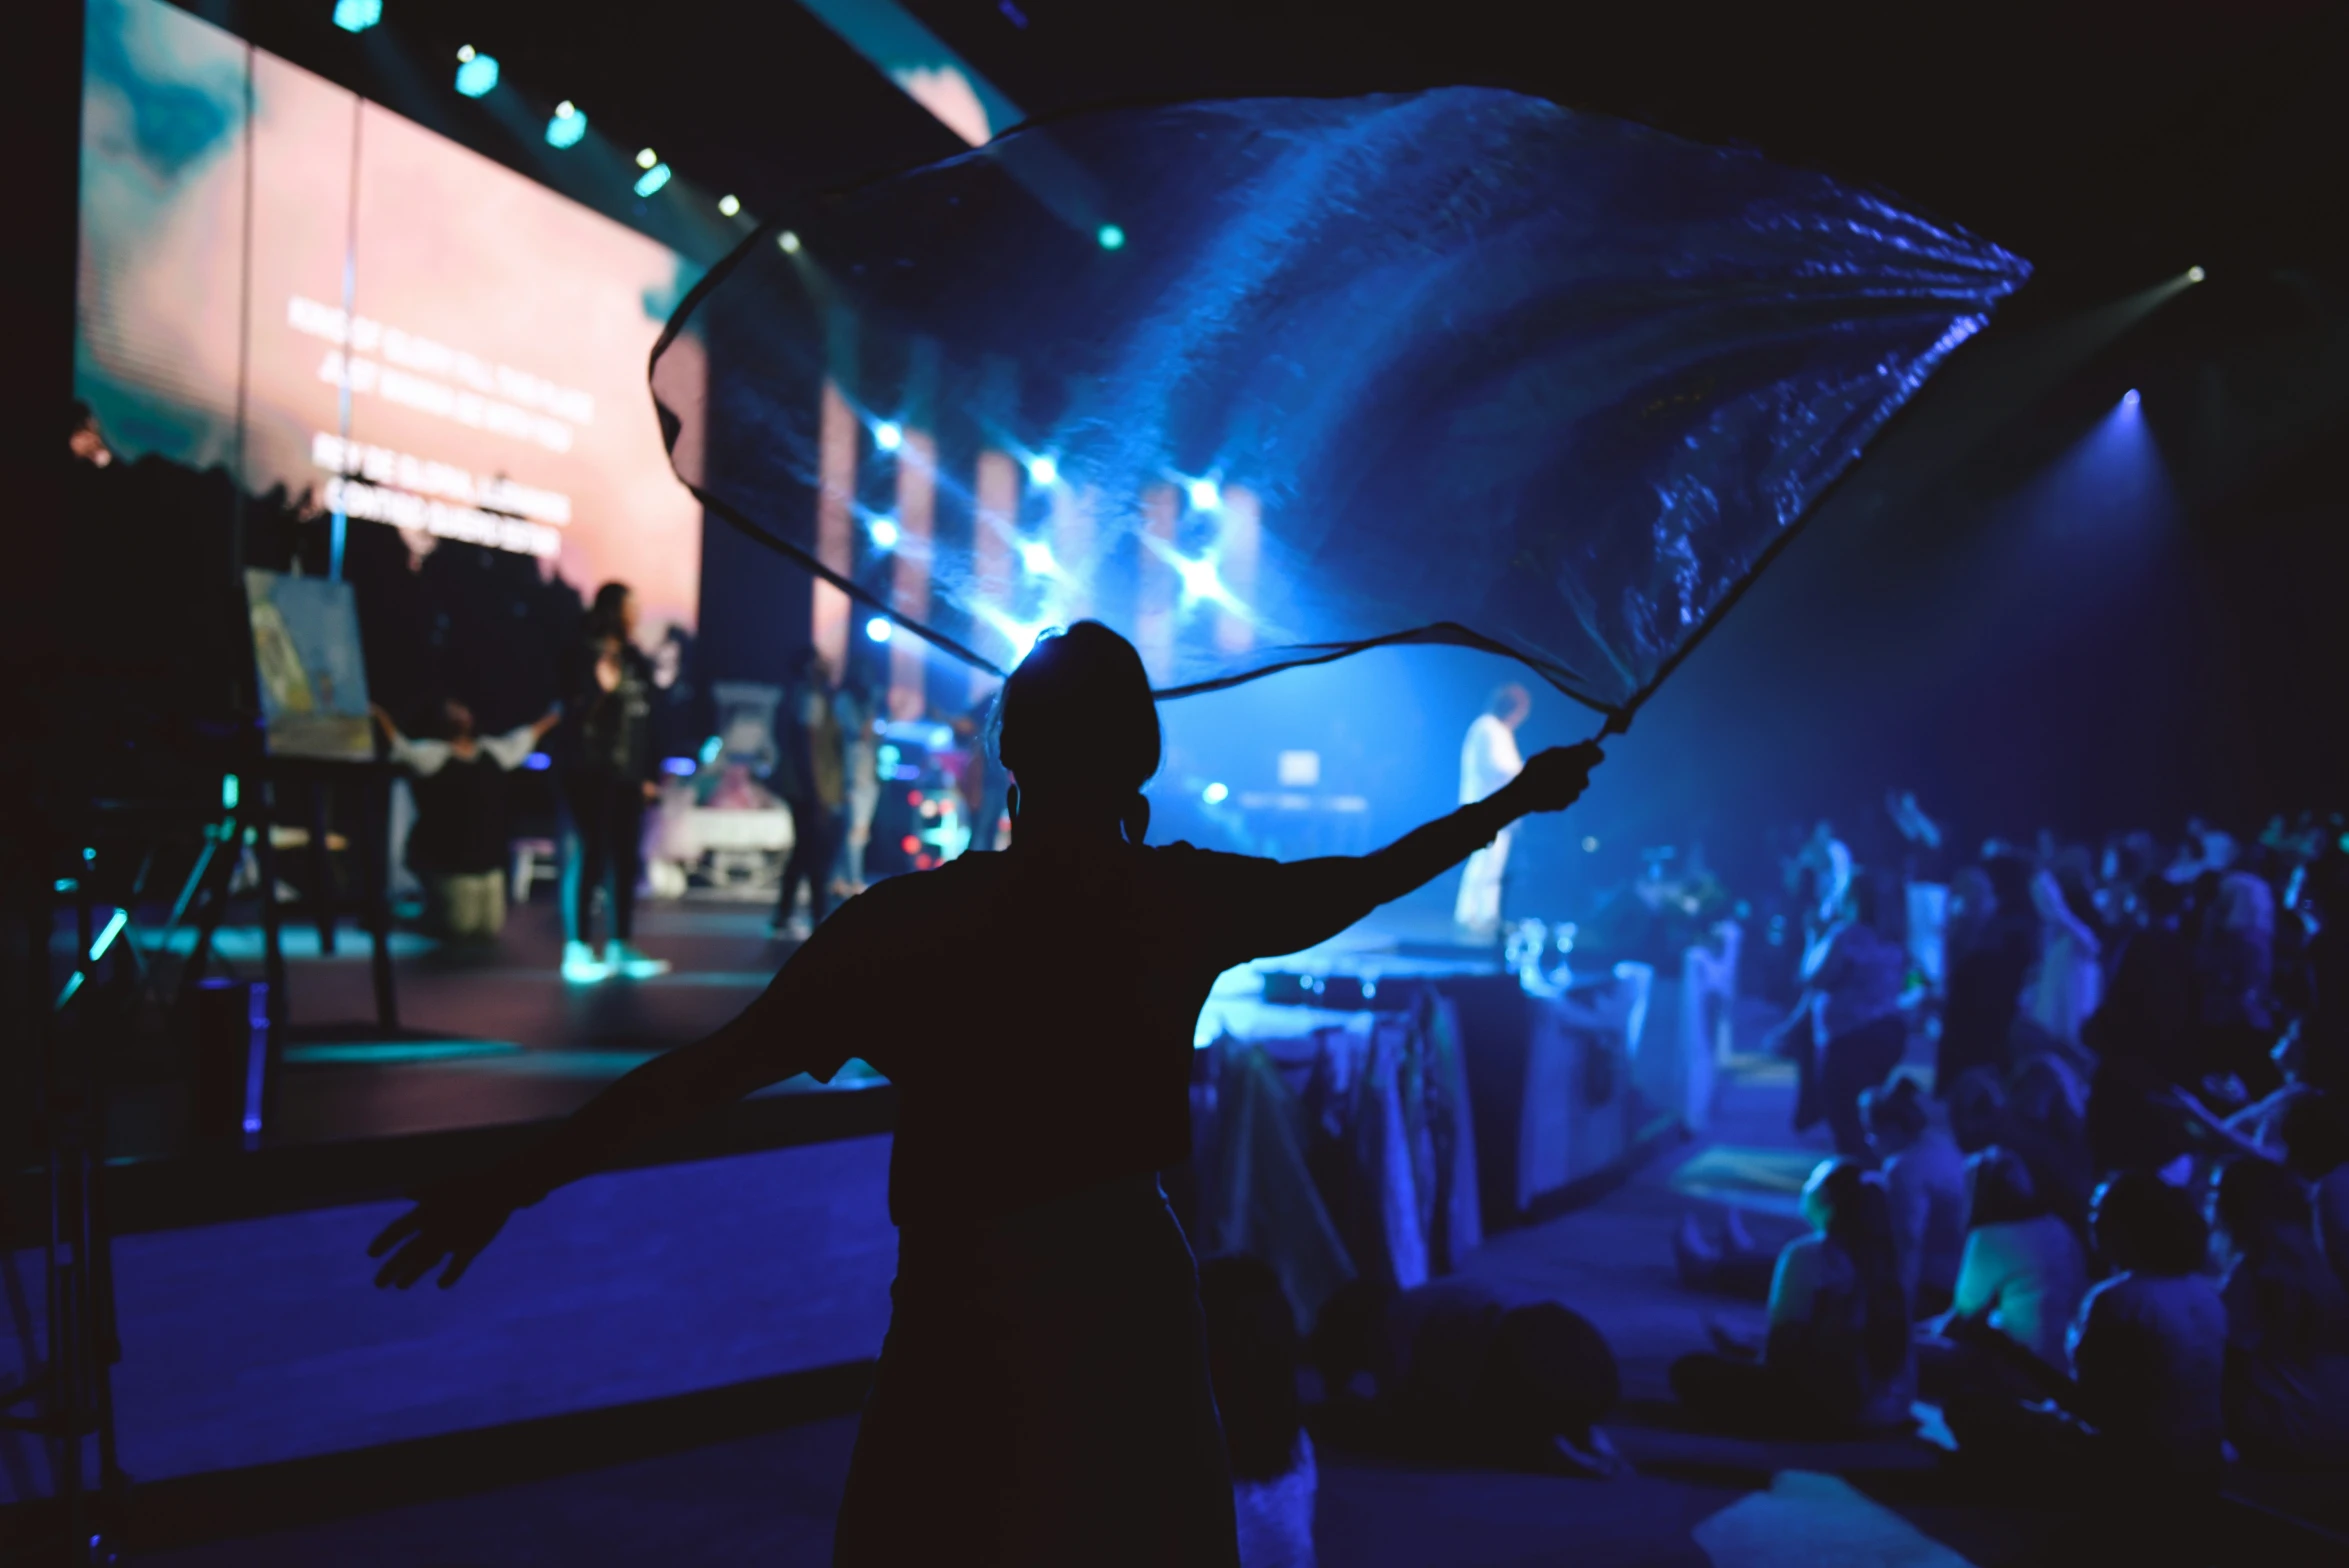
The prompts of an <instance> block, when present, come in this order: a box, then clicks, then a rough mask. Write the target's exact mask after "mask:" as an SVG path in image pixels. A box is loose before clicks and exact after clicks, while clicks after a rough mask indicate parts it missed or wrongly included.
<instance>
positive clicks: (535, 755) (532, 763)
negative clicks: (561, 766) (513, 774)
mask: <svg viewBox="0 0 2349 1568" xmlns="http://www.w3.org/2000/svg"><path fill="white" fill-rule="evenodd" d="M554 765H555V759H554V758H552V757H550V756H548V755H547V754H546V753H545V752H543V751H534V752H532V753H531V754H530V755H529V756H527V757H524V758H523V759H522V766H524V767H526V768H528V769H529V770H530V771H531V772H533V773H544V772H545V771H546V770H547V769H549V768H551V767H553V766H554Z"/></svg>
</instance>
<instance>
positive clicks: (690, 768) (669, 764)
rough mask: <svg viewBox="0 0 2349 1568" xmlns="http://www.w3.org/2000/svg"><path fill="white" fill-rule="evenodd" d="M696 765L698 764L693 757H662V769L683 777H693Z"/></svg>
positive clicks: (664, 771)
mask: <svg viewBox="0 0 2349 1568" xmlns="http://www.w3.org/2000/svg"><path fill="white" fill-rule="evenodd" d="M696 766H697V764H696V763H695V762H694V760H693V759H692V758H691V757H663V758H662V759H661V771H662V772H663V773H670V774H674V775H676V776H677V777H678V778H681V779H689V778H691V777H693V773H694V769H695V767H696Z"/></svg>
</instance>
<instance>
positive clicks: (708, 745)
mask: <svg viewBox="0 0 2349 1568" xmlns="http://www.w3.org/2000/svg"><path fill="white" fill-rule="evenodd" d="M725 754H726V737H725V736H723V735H712V736H711V737H710V738H709V739H708V740H705V741H703V742H702V743H701V750H700V751H699V752H698V753H696V755H697V756H698V757H700V759H701V765H702V766H703V767H705V768H714V767H716V766H717V765H718V759H719V758H720V757H722V756H724V755H725Z"/></svg>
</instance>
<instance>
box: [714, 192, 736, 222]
mask: <svg viewBox="0 0 2349 1568" xmlns="http://www.w3.org/2000/svg"><path fill="white" fill-rule="evenodd" d="M741 210H742V203H741V202H739V201H737V200H736V199H735V198H734V197H732V196H721V197H719V198H718V211H719V212H720V213H722V214H724V215H725V216H726V217H729V218H731V217H733V216H734V215H735V214H736V213H738V212H740V211H741Z"/></svg>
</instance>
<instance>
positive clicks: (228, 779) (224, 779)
mask: <svg viewBox="0 0 2349 1568" xmlns="http://www.w3.org/2000/svg"><path fill="white" fill-rule="evenodd" d="M243 794H244V785H243V783H242V782H241V781H240V780H239V779H238V778H237V776H236V775H235V774H233V773H223V774H222V775H221V776H220V809H221V810H223V811H234V810H236V809H237V801H238V799H239V798H240V797H241V796H242V795H243Z"/></svg>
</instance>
